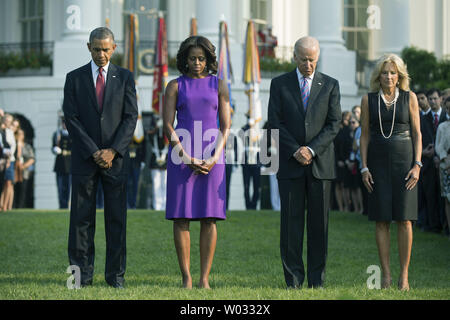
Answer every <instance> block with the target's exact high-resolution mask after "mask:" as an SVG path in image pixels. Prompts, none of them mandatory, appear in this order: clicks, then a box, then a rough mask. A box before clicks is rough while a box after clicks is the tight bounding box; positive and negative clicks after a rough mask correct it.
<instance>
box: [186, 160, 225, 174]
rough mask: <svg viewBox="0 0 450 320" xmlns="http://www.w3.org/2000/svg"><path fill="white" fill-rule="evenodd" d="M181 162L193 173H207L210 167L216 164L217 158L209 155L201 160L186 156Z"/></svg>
mask: <svg viewBox="0 0 450 320" xmlns="http://www.w3.org/2000/svg"><path fill="white" fill-rule="evenodd" d="M183 162H184V163H185V164H186V165H187V166H188V167H189V168H191V170H192V171H194V174H195V175H197V174H203V175H207V174H208V173H209V172H210V171H211V169H212V168H213V167H214V165H215V164H216V162H217V160H216V159H215V158H214V157H211V158H209V159H206V160H201V159H197V158H190V157H186V158H185V159H183Z"/></svg>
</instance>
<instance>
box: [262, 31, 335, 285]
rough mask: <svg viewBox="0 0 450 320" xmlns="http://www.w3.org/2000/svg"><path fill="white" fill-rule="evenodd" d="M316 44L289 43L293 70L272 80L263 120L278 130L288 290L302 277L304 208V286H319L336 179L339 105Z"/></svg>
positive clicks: (283, 252) (282, 244)
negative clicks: (320, 65)
mask: <svg viewBox="0 0 450 320" xmlns="http://www.w3.org/2000/svg"><path fill="white" fill-rule="evenodd" d="M319 54H320V48H319V42H318V41H317V40H316V39H314V38H312V37H303V38H301V39H299V40H298V41H297V42H296V43H295V48H294V59H295V61H296V63H297V68H296V70H294V71H292V72H289V73H286V74H284V75H281V76H279V77H277V78H274V79H273V80H272V83H271V86H270V99H269V111H268V120H269V125H270V128H271V129H278V130H279V157H280V159H279V163H280V165H279V170H278V173H277V178H278V183H279V190H280V198H281V230H280V249H281V260H282V264H283V269H284V277H285V280H286V284H287V286H288V287H289V288H300V287H301V286H302V284H303V281H304V278H305V270H304V266H303V260H302V251H303V230H304V224H305V207H306V209H307V250H308V251H307V258H308V261H307V276H308V287H322V286H323V282H324V276H325V263H326V256H327V247H328V212H329V204H330V190H331V180H332V179H334V178H335V177H336V173H335V164H334V147H333V140H334V138H335V136H336V135H337V133H338V131H339V123H340V121H341V106H340V92H339V83H338V81H337V80H335V79H333V78H331V77H329V76H327V75H325V74H323V73H320V72H318V71H316V65H317V61H318V59H319Z"/></svg>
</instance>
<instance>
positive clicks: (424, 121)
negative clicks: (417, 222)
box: [420, 89, 446, 233]
mask: <svg viewBox="0 0 450 320" xmlns="http://www.w3.org/2000/svg"><path fill="white" fill-rule="evenodd" d="M427 98H428V104H429V105H430V109H431V111H430V112H428V113H425V114H423V115H422V116H421V117H420V130H421V133H422V146H423V147H424V149H423V151H422V163H423V167H422V170H420V171H421V179H422V186H423V192H424V198H425V208H426V219H425V221H424V223H423V225H422V226H421V227H423V229H424V230H426V231H431V232H436V233H440V232H441V230H442V225H441V217H440V211H441V207H442V204H441V199H440V198H441V193H440V185H439V169H438V164H439V159H438V158H437V156H436V153H435V150H434V143H435V141H436V132H437V127H438V125H439V124H440V123H441V122H443V121H445V120H446V116H445V112H442V108H441V93H440V91H439V90H438V89H430V90H428V91H427Z"/></svg>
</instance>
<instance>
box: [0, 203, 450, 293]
mask: <svg viewBox="0 0 450 320" xmlns="http://www.w3.org/2000/svg"><path fill="white" fill-rule="evenodd" d="M68 226H69V213H68V211H38V210H29V211H24V210H21V211H12V212H8V213H0V299H25V300H28V299H33V300H34V299H161V300H166V299H168V300H171V299H185V300H191V299H198V300H204V299H213V300H229V299H236V300H243V299H245V300H247V299H251V300H254V299H256V300H257V299H275V300H290V299H295V300H297V299H305V300H309V299H445V300H447V299H449V298H450V241H449V240H448V238H446V237H443V236H441V235H436V234H429V233H422V232H420V231H417V230H415V232H414V243H413V253H412V259H411V266H410V285H411V290H410V291H409V292H400V291H399V290H397V289H396V286H395V283H396V278H397V277H398V273H399V266H398V256H397V244H396V226H395V225H392V228H391V231H392V233H391V242H392V248H391V265H392V274H393V277H394V286H393V288H391V289H388V290H370V289H368V288H367V285H366V281H367V278H368V277H369V274H367V273H366V270H367V267H368V266H370V265H378V264H379V262H378V255H377V249H376V244H375V239H374V225H373V223H370V222H368V221H367V218H366V217H364V216H361V215H357V214H353V213H339V212H332V213H331V214H330V227H329V248H328V264H327V279H326V283H325V289H323V290H322V289H306V288H304V289H302V290H286V288H285V283H284V279H283V270H282V266H281V260H280V253H279V214H278V213H276V212H273V211H249V212H245V211H231V212H229V213H228V219H227V220H226V221H221V222H218V242H217V249H216V255H215V258H214V263H213V268H212V272H211V276H210V284H211V286H212V287H213V290H201V289H193V290H184V289H182V288H181V276H180V273H179V268H178V262H177V258H176V253H175V248H174V244H173V237H172V223H171V222H169V221H167V220H165V219H164V213H163V212H154V211H148V210H133V211H129V212H128V227H127V250H128V254H127V272H126V275H125V278H126V288H125V290H115V289H112V288H109V287H108V286H107V285H106V283H105V281H104V275H103V274H104V264H105V235H104V222H103V213H102V212H101V211H99V212H98V213H97V232H96V240H95V244H96V260H95V277H94V285H93V286H92V287H89V288H84V289H81V290H69V289H67V287H66V281H67V279H68V277H69V274H67V273H66V269H67V267H68V258H67V234H68ZM198 238H199V223H198V222H193V223H191V242H192V246H191V271H192V275H193V280H194V283H196V282H197V281H198V277H199V260H200V258H199V250H198V240H199V239H198ZM305 251H306V250H305ZM305 255H306V252H305ZM305 261H306V257H305ZM305 286H306V284H305Z"/></svg>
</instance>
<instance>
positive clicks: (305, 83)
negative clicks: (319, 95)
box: [300, 77, 309, 111]
mask: <svg viewBox="0 0 450 320" xmlns="http://www.w3.org/2000/svg"><path fill="white" fill-rule="evenodd" d="M307 79H308V78H307V77H303V78H302V83H301V84H302V85H301V88H300V89H301V91H302V101H303V108H304V109H305V111H306V108H307V107H308V100H309V84H308V81H307Z"/></svg>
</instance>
